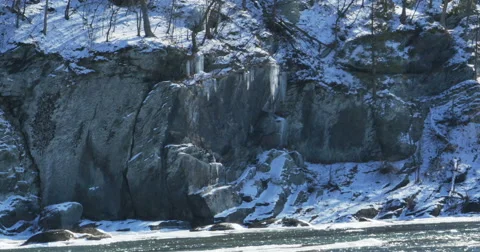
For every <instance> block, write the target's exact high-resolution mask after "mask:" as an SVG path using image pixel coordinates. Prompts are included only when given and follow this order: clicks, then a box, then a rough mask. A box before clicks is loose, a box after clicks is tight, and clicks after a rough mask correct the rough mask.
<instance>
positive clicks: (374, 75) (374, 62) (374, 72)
mask: <svg viewBox="0 0 480 252" xmlns="http://www.w3.org/2000/svg"><path fill="white" fill-rule="evenodd" d="M374 3H375V1H372V7H371V8H372V17H371V29H372V41H371V43H372V55H371V56H372V99H373V101H374V102H375V101H376V99H377V80H376V78H377V57H376V55H375V50H376V48H375V5H374Z"/></svg>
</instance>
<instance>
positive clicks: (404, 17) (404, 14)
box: [400, 0, 407, 24]
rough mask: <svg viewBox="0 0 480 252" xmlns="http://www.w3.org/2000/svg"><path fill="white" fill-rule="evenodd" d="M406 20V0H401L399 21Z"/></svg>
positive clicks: (403, 21) (404, 21)
mask: <svg viewBox="0 0 480 252" xmlns="http://www.w3.org/2000/svg"><path fill="white" fill-rule="evenodd" d="M406 21H407V0H402V15H400V23H402V24H405V23H406Z"/></svg>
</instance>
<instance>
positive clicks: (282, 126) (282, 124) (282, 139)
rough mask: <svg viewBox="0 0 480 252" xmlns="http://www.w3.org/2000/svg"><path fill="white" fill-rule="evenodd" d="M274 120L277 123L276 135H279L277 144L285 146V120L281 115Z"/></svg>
mask: <svg viewBox="0 0 480 252" xmlns="http://www.w3.org/2000/svg"><path fill="white" fill-rule="evenodd" d="M276 122H277V123H278V124H279V125H278V135H279V145H280V146H285V145H286V138H287V120H285V118H283V117H277V119H276Z"/></svg>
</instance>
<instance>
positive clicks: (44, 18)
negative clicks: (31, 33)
mask: <svg viewBox="0 0 480 252" xmlns="http://www.w3.org/2000/svg"><path fill="white" fill-rule="evenodd" d="M47 14H48V0H45V12H44V13H43V31H42V32H43V35H47Z"/></svg>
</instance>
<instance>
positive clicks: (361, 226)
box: [0, 216, 480, 251]
mask: <svg viewBox="0 0 480 252" xmlns="http://www.w3.org/2000/svg"><path fill="white" fill-rule="evenodd" d="M82 223H83V224H88V223H92V222H90V221H84V222H82ZM158 223H160V221H139V220H125V221H100V222H97V224H99V226H98V229H100V230H103V231H105V232H107V233H109V234H110V235H112V238H107V239H103V240H100V241H88V240H86V239H82V238H78V239H73V240H69V241H60V242H51V243H45V244H32V245H27V246H21V244H23V243H24V242H25V241H26V239H28V238H29V237H30V235H32V234H33V233H30V232H28V231H26V232H24V233H21V234H19V235H16V236H0V250H11V249H28V248H46V247H71V246H73V247H75V246H96V245H106V244H113V243H119V242H131V241H142V240H162V239H187V238H205V237H214V236H224V235H228V234H240V233H255V232H281V231H287V230H294V229H297V230H302V229H303V230H318V231H326V232H328V231H332V232H333V231H344V232H361V231H364V230H368V229H371V228H379V227H386V228H390V229H392V230H395V228H397V227H398V228H399V227H403V228H406V229H408V228H413V227H414V226H417V225H421V226H422V227H425V228H426V227H428V225H435V224H455V225H460V224H465V223H480V217H478V216H470V217H465V216H462V217H437V218H424V219H414V220H397V221H377V220H371V221H368V222H350V223H328V224H317V225H312V226H309V227H294V228H292V227H281V226H276V225H272V226H270V227H267V228H250V229H248V228H244V227H241V226H240V225H239V226H238V227H237V228H235V229H234V230H228V231H200V232H192V231H189V230H179V229H162V230H156V231H151V230H150V229H149V226H150V225H156V224H158ZM126 228H129V229H130V231H126V232H119V231H117V230H121V229H126ZM332 235H333V233H332ZM350 243H351V242H350ZM350 243H348V244H350ZM342 244H343V243H342ZM348 244H344V245H348ZM299 245H301V244H299ZM340 245H341V244H340ZM350 245H352V246H353V245H358V244H357V243H352V244H350ZM381 245H382V243H381V242H380V243H378V244H377V243H373V244H370V245H369V246H381ZM284 246H286V247H285V248H284V249H288V248H290V249H295V250H297V251H298V249H300V247H298V248H297V247H295V246H294V245H284ZM292 246H293V247H292ZM275 247H278V246H275ZM280 247H281V246H280ZM354 247H355V246H354ZM256 248H258V247H256ZM265 248H267V247H265ZM309 248H310V249H313V248H315V247H309ZM319 248H320V247H319ZM328 248H332V249H333V248H335V246H333V247H325V248H323V247H322V248H320V249H328ZM252 249H253V247H252ZM270 249H274V248H273V247H272V248H270ZM247 250H248V249H247Z"/></svg>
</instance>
